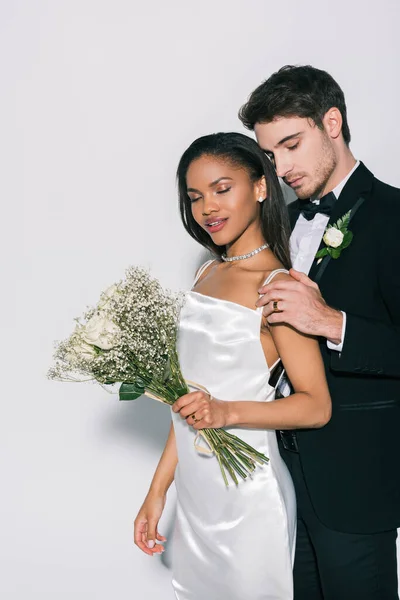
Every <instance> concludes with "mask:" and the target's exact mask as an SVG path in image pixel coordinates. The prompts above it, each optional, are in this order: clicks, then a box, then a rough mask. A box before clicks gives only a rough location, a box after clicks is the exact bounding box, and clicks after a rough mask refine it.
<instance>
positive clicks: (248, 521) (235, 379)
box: [134, 133, 331, 600]
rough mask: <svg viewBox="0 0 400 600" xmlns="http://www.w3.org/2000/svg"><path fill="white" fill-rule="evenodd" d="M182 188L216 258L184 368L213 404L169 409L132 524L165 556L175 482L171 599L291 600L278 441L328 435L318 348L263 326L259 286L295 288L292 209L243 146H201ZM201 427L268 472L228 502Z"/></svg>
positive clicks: (137, 535) (290, 514)
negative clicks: (289, 434) (242, 447)
mask: <svg viewBox="0 0 400 600" xmlns="http://www.w3.org/2000/svg"><path fill="white" fill-rule="evenodd" d="M177 175H178V183H179V196H180V211H181V216H182V221H183V224H184V227H185V228H186V230H187V231H188V233H189V234H190V235H191V236H192V237H193V238H194V239H195V240H197V241H198V242H199V243H200V244H201V245H203V246H204V247H206V248H208V249H209V250H210V251H211V252H212V253H213V255H214V257H215V258H214V260H211V261H208V262H207V263H206V264H205V265H203V267H201V268H200V269H199V271H198V273H197V275H196V278H195V281H194V283H193V288H192V290H191V291H190V292H188V293H187V296H186V302H185V304H184V307H183V309H182V312H181V317H180V324H179V336H178V352H179V360H180V364H181V368H182V373H183V375H184V377H185V378H186V379H188V380H191V381H195V382H198V383H199V384H201V385H202V386H204V387H205V388H207V390H209V392H210V395H209V394H207V393H205V392H202V391H193V392H191V393H189V394H187V395H185V396H183V397H181V398H180V399H179V400H177V401H176V402H175V404H174V405H173V407H172V424H171V429H170V433H169V437H168V440H167V443H166V446H165V449H164V452H163V454H162V457H161V459H160V462H159V464H158V467H157V469H156V472H155V474H154V477H153V480H152V483H151V485H150V489H149V492H148V494H147V496H146V499H145V501H144V503H143V505H142V507H141V508H140V510H139V513H138V515H137V517H136V520H135V527H134V539H135V543H136V544H137V545H138V547H139V548H140V549H141V550H142V551H143V552H145V553H146V554H149V555H154V554H159V553H161V552H163V551H164V543H165V541H166V540H165V538H164V537H163V536H162V535H161V534H160V533H159V531H158V522H159V519H160V517H161V514H162V511H163V508H164V504H165V501H166V494H167V490H168V488H169V486H170V485H171V483H172V481H173V480H175V485H176V491H177V513H176V522H175V531H174V545H173V588H174V591H175V596H176V598H178V599H179V600H228V599H229V600H290V599H291V598H292V597H293V586H292V566H293V559H294V544H295V528H296V525H295V523H296V506H295V497H294V491H293V487H292V482H291V479H290V476H289V473H288V471H287V469H286V466H285V464H284V462H283V460H282V459H281V457H280V455H279V451H278V446H277V439H276V433H275V430H279V429H299V428H310V427H322V426H323V425H325V424H326V423H327V422H328V421H329V419H330V415H331V400H330V396H329V392H328V388H327V384H326V380H325V374H324V368H323V364H322V359H321V356H320V353H319V348H318V342H317V341H316V340H315V339H314V338H311V337H309V336H305V335H302V334H300V333H298V332H297V331H295V330H293V329H292V328H291V327H290V326H287V325H284V324H279V325H275V324H274V325H269V324H268V322H267V321H266V320H264V317H263V314H262V309H260V308H257V306H256V303H257V300H258V298H259V295H258V290H259V288H261V287H262V285H263V284H265V283H267V282H269V281H271V280H272V279H273V278H276V279H278V278H279V279H283V280H284V279H288V278H289V277H290V276H289V274H288V271H287V269H289V268H290V258H289V244H288V239H289V227H288V222H287V215H286V207H285V204H284V200H283V197H282V193H281V189H280V186H279V182H278V179H277V177H276V174H275V171H274V169H273V167H272V164H271V163H270V161H269V159H268V158H267V157H266V156H265V154H264V153H263V151H262V150H261V149H260V148H259V147H258V145H257V144H256V142H255V141H253V140H252V139H251V138H249V137H247V136H245V135H242V134H239V133H218V134H214V135H208V136H205V137H202V138H199V139H198V140H196V141H195V142H193V144H191V146H190V147H189V148H188V149H187V150H186V152H185V153H184V154H183V156H182V158H181V160H180V163H179V166H178V173H177ZM274 309H275V310H279V298H276V301H275V303H274ZM280 361H282V363H283V365H284V368H285V370H286V371H287V374H288V377H289V379H290V381H291V383H292V386H293V389H294V393H293V394H292V395H290V396H288V397H287V398H281V399H275V387H274V386H273V385H272V384H271V375H273V374H274V370H275V369H276V368H277V365H278V363H279V362H280ZM205 427H208V428H217V427H224V428H226V429H227V430H231V431H232V432H233V433H234V434H235V435H237V436H238V437H240V438H242V439H244V440H245V441H246V442H247V443H249V444H251V445H252V446H253V447H255V448H256V449H257V450H259V451H260V452H263V453H264V454H266V455H267V456H268V457H269V459H270V461H269V463H268V464H267V465H264V466H263V467H257V469H256V470H255V472H254V474H253V475H252V477H251V478H249V479H248V480H245V481H241V482H240V483H239V484H238V485H237V486H235V485H234V484H231V485H230V487H228V488H227V487H226V486H225V484H224V482H223V479H222V477H221V473H220V470H219V466H218V462H217V460H216V459H215V457H213V456H207V455H204V454H201V453H198V452H197V451H196V449H195V447H194V439H195V437H196V434H197V433H198V431H199V430H201V429H202V428H205Z"/></svg>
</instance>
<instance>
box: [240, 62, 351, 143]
mask: <svg viewBox="0 0 400 600" xmlns="http://www.w3.org/2000/svg"><path fill="white" fill-rule="evenodd" d="M332 107H336V108H338V109H339V110H340V113H341V115H342V119H343V124H342V133H343V139H344V141H345V142H346V144H347V145H349V143H350V139H351V136H350V129H349V125H348V123H347V109H346V102H345V99H344V94H343V92H342V90H341V88H340V87H339V85H338V84H337V83H336V81H335V80H334V79H333V77H332V76H331V75H329V73H327V72H326V71H321V70H320V69H316V68H315V67H311V66H310V65H306V66H301V67H296V66H291V65H287V66H286V67H282V68H281V69H279V71H277V72H276V73H274V74H273V75H271V77H270V78H269V79H267V80H266V81H264V83H262V84H261V85H259V86H258V88H256V89H255V90H254V92H252V94H250V97H249V99H248V101H247V102H246V104H244V105H243V106H242V108H241V109H240V111H239V119H240V120H241V121H242V123H243V125H244V126H245V127H246V128H247V129H250V130H253V129H254V125H255V124H256V123H270V122H271V121H273V120H274V119H275V118H276V117H305V118H309V119H312V120H313V121H314V123H315V124H316V125H317V126H318V127H319V128H320V129H322V128H323V126H322V120H323V118H324V115H325V114H326V113H327V111H328V110H329V109H330V108H332Z"/></svg>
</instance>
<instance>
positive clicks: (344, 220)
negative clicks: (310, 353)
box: [336, 210, 351, 230]
mask: <svg viewBox="0 0 400 600" xmlns="http://www.w3.org/2000/svg"><path fill="white" fill-rule="evenodd" d="M350 215H351V210H349V212H347V213H346V214H345V215H343V217H341V218H340V219H338V220H337V223H336V227H337V229H341V230H343V229H347V227H348V225H349V223H350Z"/></svg>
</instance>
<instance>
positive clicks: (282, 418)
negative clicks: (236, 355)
mask: <svg viewBox="0 0 400 600" xmlns="http://www.w3.org/2000/svg"><path fill="white" fill-rule="evenodd" d="M271 334H272V337H273V339H274V342H275V345H276V348H277V350H278V353H279V356H280V357H281V359H282V362H283V364H284V366H285V369H286V372H287V374H288V377H289V379H290V381H291V384H292V386H293V388H294V390H295V393H294V394H291V395H290V396H288V397H286V398H280V399H279V400H272V401H271V402H253V401H247V400H246V401H232V402H226V401H222V400H216V399H214V398H211V399H210V397H209V396H208V395H207V394H205V393H204V392H192V393H190V394H186V395H185V396H182V397H181V398H179V400H177V401H176V402H175V404H174V405H173V407H172V410H174V412H180V414H181V416H182V418H185V419H187V422H188V424H189V425H192V426H193V427H194V429H203V428H205V427H211V428H216V427H230V426H232V425H238V426H240V427H249V428H257V429H300V428H310V427H323V426H324V425H326V423H327V422H328V421H329V419H330V417H331V410H332V407H331V398H330V394H329V390H328V385H327V382H326V378H325V370H324V365H323V362H322V358H321V353H320V350H319V345H318V342H317V340H316V339H315V338H312V337H310V336H307V335H303V334H301V333H298V332H297V331H296V330H295V329H293V328H291V327H290V326H288V325H283V324H282V325H281V324H279V325H273V326H271ZM193 415H195V419H196V420H194V417H193Z"/></svg>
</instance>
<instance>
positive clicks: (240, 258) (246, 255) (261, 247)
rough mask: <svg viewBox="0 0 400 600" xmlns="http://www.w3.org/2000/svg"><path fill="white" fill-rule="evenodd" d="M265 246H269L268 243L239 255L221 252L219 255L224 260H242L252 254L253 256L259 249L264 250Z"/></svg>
mask: <svg viewBox="0 0 400 600" xmlns="http://www.w3.org/2000/svg"><path fill="white" fill-rule="evenodd" d="M266 248H269V244H263V245H262V246H260V247H259V248H257V249H256V250H253V251H252V252H249V253H248V254H241V255H240V256H227V255H226V254H223V255H222V256H221V258H222V260H223V261H224V262H233V261H234V260H243V259H245V258H251V257H252V256H255V255H256V254H258V253H259V252H261V250H265V249H266Z"/></svg>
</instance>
